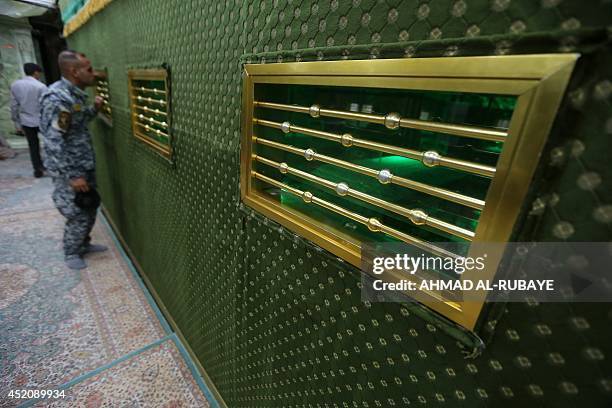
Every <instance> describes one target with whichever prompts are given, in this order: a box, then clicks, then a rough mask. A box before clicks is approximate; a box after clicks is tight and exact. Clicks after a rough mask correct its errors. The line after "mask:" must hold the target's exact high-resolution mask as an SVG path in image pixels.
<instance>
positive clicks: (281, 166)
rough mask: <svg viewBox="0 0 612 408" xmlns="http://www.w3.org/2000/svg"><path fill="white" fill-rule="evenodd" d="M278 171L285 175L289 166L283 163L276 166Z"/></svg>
mask: <svg viewBox="0 0 612 408" xmlns="http://www.w3.org/2000/svg"><path fill="white" fill-rule="evenodd" d="M278 170H279V171H280V172H281V173H283V174H287V172H288V171H289V165H288V164H287V163H284V162H283V163H281V164H279V165H278Z"/></svg>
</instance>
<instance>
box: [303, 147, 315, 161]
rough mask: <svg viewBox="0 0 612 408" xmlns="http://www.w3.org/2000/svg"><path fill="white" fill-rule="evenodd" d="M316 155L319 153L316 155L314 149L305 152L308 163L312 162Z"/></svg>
mask: <svg viewBox="0 0 612 408" xmlns="http://www.w3.org/2000/svg"><path fill="white" fill-rule="evenodd" d="M316 154H317V153H316V152H315V151H314V150H312V149H306V150H305V151H304V158H306V160H308V161H312V160H313V159H314V158H315V155H316Z"/></svg>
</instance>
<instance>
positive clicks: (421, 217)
mask: <svg viewBox="0 0 612 408" xmlns="http://www.w3.org/2000/svg"><path fill="white" fill-rule="evenodd" d="M408 218H410V221H412V222H413V223H414V224H415V225H423V224H426V223H427V218H428V215H427V214H425V212H424V211H422V210H412V211H410V216H409V217H408Z"/></svg>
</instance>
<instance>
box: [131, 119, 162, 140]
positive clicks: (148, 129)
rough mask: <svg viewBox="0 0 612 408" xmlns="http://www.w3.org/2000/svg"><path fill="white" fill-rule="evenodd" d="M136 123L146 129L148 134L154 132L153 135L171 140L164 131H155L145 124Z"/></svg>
mask: <svg viewBox="0 0 612 408" xmlns="http://www.w3.org/2000/svg"><path fill="white" fill-rule="evenodd" d="M135 123H136V124H137V125H138V126H140V127H142V128H144V129H145V130H146V131H147V132H153V133H155V134H156V135H160V136H164V137H167V138H170V136H168V134H166V133H164V132H162V131H161V130H159V129H154V128H152V127H151V126H149V125H146V124H144V123H140V122H135Z"/></svg>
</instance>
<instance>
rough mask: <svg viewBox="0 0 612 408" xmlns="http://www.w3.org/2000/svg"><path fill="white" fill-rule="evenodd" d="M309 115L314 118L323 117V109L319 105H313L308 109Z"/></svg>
mask: <svg viewBox="0 0 612 408" xmlns="http://www.w3.org/2000/svg"><path fill="white" fill-rule="evenodd" d="M308 113H309V114H310V116H312V117H313V118H318V117H319V116H321V107H320V106H319V105H312V106H311V107H310V108H308Z"/></svg>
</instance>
